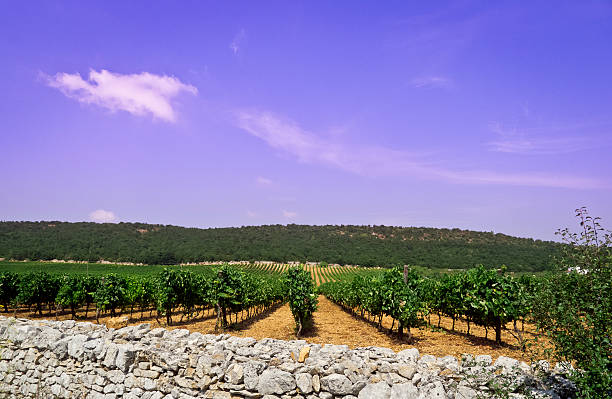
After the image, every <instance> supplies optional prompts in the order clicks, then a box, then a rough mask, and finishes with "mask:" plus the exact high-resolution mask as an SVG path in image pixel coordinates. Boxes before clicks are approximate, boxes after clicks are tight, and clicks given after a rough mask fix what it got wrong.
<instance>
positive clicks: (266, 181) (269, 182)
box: [256, 176, 272, 186]
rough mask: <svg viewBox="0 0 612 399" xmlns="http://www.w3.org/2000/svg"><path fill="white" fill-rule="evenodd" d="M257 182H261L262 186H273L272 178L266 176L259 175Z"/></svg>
mask: <svg viewBox="0 0 612 399" xmlns="http://www.w3.org/2000/svg"><path fill="white" fill-rule="evenodd" d="M256 182H257V184H259V185H260V186H271V185H272V180H270V179H268V178H265V177H261V176H259V177H258V178H257V179H256Z"/></svg>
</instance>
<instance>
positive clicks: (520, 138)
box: [487, 123, 594, 155]
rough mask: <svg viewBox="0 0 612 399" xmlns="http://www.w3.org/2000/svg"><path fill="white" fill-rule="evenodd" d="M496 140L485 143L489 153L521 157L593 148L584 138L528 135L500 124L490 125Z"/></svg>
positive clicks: (589, 141)
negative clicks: (520, 155)
mask: <svg viewBox="0 0 612 399" xmlns="http://www.w3.org/2000/svg"><path fill="white" fill-rule="evenodd" d="M490 129H491V131H492V132H494V133H496V134H497V136H498V139H497V140H494V141H491V142H488V143H487V147H489V150H490V151H495V152H504V153H509V154H522V155H555V154H567V153H571V152H576V151H582V150H586V149H589V148H593V145H594V144H593V142H592V140H589V139H588V138H585V137H576V136H565V137H563V136H561V137H542V136H541V135H533V134H528V133H526V132H525V131H522V130H518V129H516V128H506V127H503V126H502V125H501V124H500V123H492V124H491V125H490Z"/></svg>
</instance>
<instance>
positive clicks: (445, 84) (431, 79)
mask: <svg viewBox="0 0 612 399" xmlns="http://www.w3.org/2000/svg"><path fill="white" fill-rule="evenodd" d="M410 84H411V85H412V86H413V87H416V88H417V89H436V88H439V89H448V88H450V87H451V86H452V84H453V82H452V80H450V79H449V78H447V77H444V76H421V77H418V78H414V79H412V80H411V81H410Z"/></svg>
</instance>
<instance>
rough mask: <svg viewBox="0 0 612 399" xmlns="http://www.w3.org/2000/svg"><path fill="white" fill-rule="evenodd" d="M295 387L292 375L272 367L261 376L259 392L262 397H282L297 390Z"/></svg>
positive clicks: (258, 385) (258, 386)
mask: <svg viewBox="0 0 612 399" xmlns="http://www.w3.org/2000/svg"><path fill="white" fill-rule="evenodd" d="M295 387H296V384H295V378H293V376H292V375H291V374H289V373H288V372H286V371H282V370H279V369H277V368H274V367H272V368H269V369H266V370H265V371H264V372H263V373H261V375H260V376H259V382H258V384H257V391H258V392H259V393H260V394H262V395H269V394H279V395H280V394H283V393H285V392H289V391H291V390H293V389H295Z"/></svg>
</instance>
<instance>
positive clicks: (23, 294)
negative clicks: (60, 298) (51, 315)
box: [17, 272, 59, 315]
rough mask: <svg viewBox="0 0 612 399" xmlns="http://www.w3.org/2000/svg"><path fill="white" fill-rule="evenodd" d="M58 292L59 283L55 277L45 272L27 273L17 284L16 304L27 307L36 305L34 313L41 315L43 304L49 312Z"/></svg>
mask: <svg viewBox="0 0 612 399" xmlns="http://www.w3.org/2000/svg"><path fill="white" fill-rule="evenodd" d="M58 291H59V281H58V279H57V278H56V277H53V276H51V275H50V274H49V273H46V272H35V273H29V274H27V275H26V276H24V277H23V278H22V279H21V280H20V282H19V294H18V295H17V302H18V303H22V304H24V305H28V306H32V305H36V311H37V312H38V314H39V315H42V307H43V305H44V304H48V305H49V311H51V305H52V304H53V303H54V301H55V297H56V296H57V292H58Z"/></svg>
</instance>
